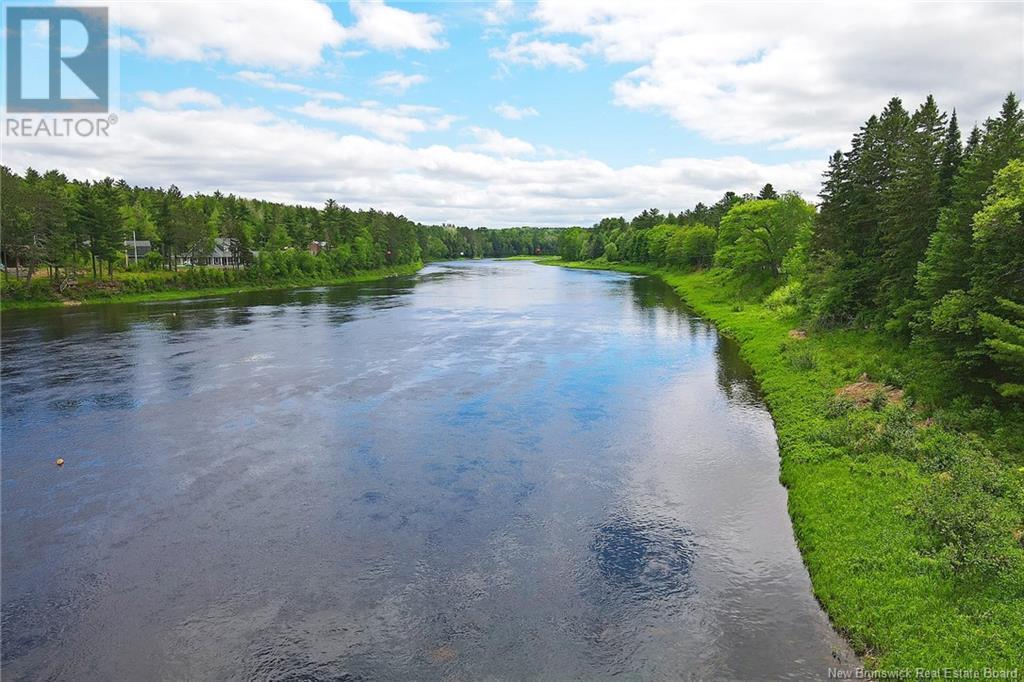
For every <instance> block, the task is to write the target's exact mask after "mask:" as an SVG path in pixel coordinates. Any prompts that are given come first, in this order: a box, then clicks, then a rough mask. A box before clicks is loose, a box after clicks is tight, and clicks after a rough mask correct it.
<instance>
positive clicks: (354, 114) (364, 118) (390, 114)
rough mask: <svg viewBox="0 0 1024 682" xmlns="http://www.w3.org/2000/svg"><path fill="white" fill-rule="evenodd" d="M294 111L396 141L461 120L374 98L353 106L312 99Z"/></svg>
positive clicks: (444, 127) (430, 110) (426, 108)
mask: <svg viewBox="0 0 1024 682" xmlns="http://www.w3.org/2000/svg"><path fill="white" fill-rule="evenodd" d="M292 111H294V112H296V113H299V114H302V115H303V116H308V117H310V118H314V119H317V120H320V121H330V122H332V123H344V124H346V125H351V126H355V127H356V128H361V129H362V130H365V131H367V132H369V133H371V134H373V135H376V136H377V137H379V138H381V139H384V140H391V141H396V142H399V141H404V140H405V139H407V138H408V137H409V135H411V134H413V133H425V132H430V131H438V130H448V129H449V128H450V127H451V124H452V123H453V122H454V121H455V120H456V119H457V117H455V116H451V115H448V114H443V113H442V112H441V110H440V109H437V108H435V107H425V106H417V105H411V104H402V105H399V106H397V107H390V108H385V107H383V106H381V104H380V103H379V102H372V101H367V102H362V103H361V104H360V106H351V107H329V106H324V105H323V104H321V103H320V102H317V101H312V102H306V103H305V104H303V105H302V106H300V107H296V108H294V109H292Z"/></svg>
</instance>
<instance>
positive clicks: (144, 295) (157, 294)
mask: <svg viewBox="0 0 1024 682" xmlns="http://www.w3.org/2000/svg"><path fill="white" fill-rule="evenodd" d="M424 265H425V264H424V263H409V264H407V265H396V266H392V267H388V268H378V269H375V270H362V271H358V272H355V273H352V274H351V275H345V276H343V277H336V278H331V279H326V280H318V279H309V280H297V279H296V280H287V281H279V282H268V283H266V284H243V285H235V286H226V287H205V288H200V289H178V288H167V289H160V290H157V291H147V292H140V293H125V294H112V295H109V296H91V297H90V296H86V297H85V298H82V299H73V298H65V299H59V300H56V299H54V300H51V299H32V300H27V301H7V300H0V312H8V311H14V310H41V309H47V308H77V307H80V306H93V305H103V304H106V303H147V302H150V301H178V300H184V299H190V298H209V297H213V296H224V295H226V294H241V293H248V292H253V291H284V290H288V289H305V288H307V287H327V286H339V285H342V284H355V283H358V282H373V281H377V280H382V279H388V278H391V277H405V276H409V275H414V274H416V273H417V272H419V271H420V270H421V269H423V266H424Z"/></svg>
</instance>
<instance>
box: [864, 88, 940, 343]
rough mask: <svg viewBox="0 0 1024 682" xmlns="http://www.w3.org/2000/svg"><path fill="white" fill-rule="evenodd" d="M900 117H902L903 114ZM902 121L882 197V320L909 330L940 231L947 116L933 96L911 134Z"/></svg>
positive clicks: (911, 122) (916, 114)
mask: <svg viewBox="0 0 1024 682" xmlns="http://www.w3.org/2000/svg"><path fill="white" fill-rule="evenodd" d="M897 116H898V114H897ZM900 125H902V120H901V119H899V118H897V119H896V120H895V122H894V128H893V130H892V137H891V138H890V142H889V144H890V145H894V146H893V147H892V155H891V157H890V158H891V176H890V178H889V181H888V183H887V184H886V185H885V186H884V187H883V188H882V193H881V206H880V208H881V219H880V223H879V238H880V243H881V248H882V254H881V261H880V262H879V264H878V273H879V284H878V295H877V299H876V301H877V304H878V307H877V318H878V322H881V323H883V324H884V325H885V326H886V328H887V329H889V330H890V331H893V332H897V333H905V332H908V331H909V322H910V319H909V317H910V314H911V313H912V306H910V305H907V303H908V299H912V294H913V290H914V274H915V270H916V268H917V263H918V261H920V260H921V256H922V255H923V254H924V252H925V249H926V248H927V247H928V239H929V237H930V236H931V233H932V232H933V231H934V229H935V222H936V220H937V218H938V212H939V207H940V203H941V199H940V183H941V179H940V173H941V170H942V157H943V151H944V138H945V136H946V132H947V129H946V117H945V114H943V113H941V112H940V111H939V108H938V106H937V105H936V103H935V99H934V98H933V97H932V96H931V95H929V96H928V98H927V99H926V100H925V102H924V104H922V105H921V106H920V107H919V108H918V110H917V111H916V112H914V115H913V117H911V119H910V120H909V126H908V127H907V128H906V129H900V128H898V127H896V126H900Z"/></svg>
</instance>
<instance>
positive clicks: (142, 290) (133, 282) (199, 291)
mask: <svg viewBox="0 0 1024 682" xmlns="http://www.w3.org/2000/svg"><path fill="white" fill-rule="evenodd" d="M422 267H423V265H422V264H421V263H408V264H404V265H395V266H391V267H385V268H377V269H373V270H359V271H356V272H353V273H351V274H348V275H342V276H336V277H326V278H324V277H318V276H315V275H305V276H303V275H293V276H289V277H284V278H266V279H263V280H261V281H256V282H252V281H246V280H244V279H241V278H239V279H238V281H237V282H236V283H229V284H225V285H223V286H196V283H197V282H202V281H208V280H207V279H206V278H203V277H197V276H195V275H186V274H185V273H184V272H182V273H173V272H152V273H118V276H117V278H116V279H114V280H113V281H108V280H99V281H95V282H94V281H91V280H83V281H82V283H81V284H80V285H79V286H76V287H74V288H73V289H70V290H69V291H67V292H66V293H65V294H63V295H62V294H60V293H59V292H57V291H56V289H55V288H53V287H52V286H51V285H49V283H48V282H40V283H36V282H33V289H32V290H30V291H25V290H24V286H21V284H22V283H20V282H19V283H17V284H13V285H12V284H11V283H8V284H5V285H4V289H3V298H2V300H0V310H16V309H26V308H52V307H61V306H73V305H82V304H93V303H139V302H144V301H173V300H180V299H185V298H199V297H203V296H222V295H224V294H233V293H241V292H246V291H268V290H274V289H295V288H300V287H309V286H332V285H337V284H350V283H353V282H369V281H373V280H378V279H384V278H387V277H398V276H402V275H413V274H415V273H416V272H417V271H419V270H420V268H422ZM213 272H216V273H217V275H218V276H229V275H230V274H231V273H232V272H234V271H231V270H227V271H213V270H207V274H210V273H213ZM241 272H244V271H241ZM40 285H41V286H40ZM19 286H20V290H19V289H15V288H13V287H19Z"/></svg>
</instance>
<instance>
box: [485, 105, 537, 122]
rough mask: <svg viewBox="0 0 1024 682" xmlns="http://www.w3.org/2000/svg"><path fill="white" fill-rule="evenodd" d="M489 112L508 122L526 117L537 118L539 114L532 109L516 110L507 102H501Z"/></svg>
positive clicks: (516, 108)
mask: <svg viewBox="0 0 1024 682" xmlns="http://www.w3.org/2000/svg"><path fill="white" fill-rule="evenodd" d="M491 110H492V111H494V113H496V114H497V115H498V116H501V117H502V118H507V119H509V120H510V121H518V120H520V119H523V118H526V117H527V116H537V115H539V113H540V112H538V111H537V110H536V109H534V108H533V107H522V108H518V107H515V106H512V105H511V104H509V103H508V102H502V103H501V104H498V105H497V106H494V107H491Z"/></svg>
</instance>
